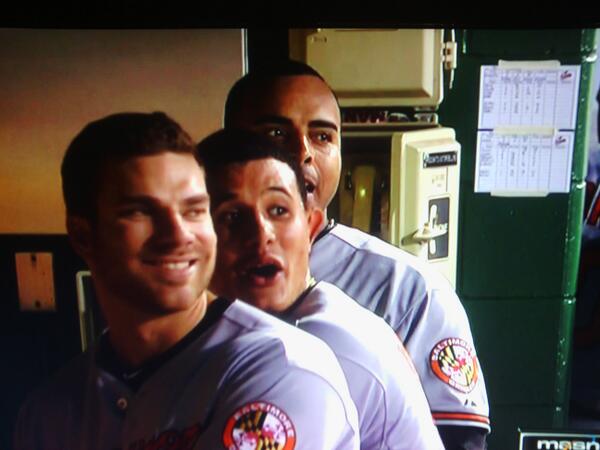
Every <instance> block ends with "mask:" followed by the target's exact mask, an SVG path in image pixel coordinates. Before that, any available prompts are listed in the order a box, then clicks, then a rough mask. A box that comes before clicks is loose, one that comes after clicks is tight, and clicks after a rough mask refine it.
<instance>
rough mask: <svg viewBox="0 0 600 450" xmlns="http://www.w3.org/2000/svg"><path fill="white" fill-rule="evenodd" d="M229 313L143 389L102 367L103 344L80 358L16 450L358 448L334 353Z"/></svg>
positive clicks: (38, 400)
mask: <svg viewBox="0 0 600 450" xmlns="http://www.w3.org/2000/svg"><path fill="white" fill-rule="evenodd" d="M219 302H220V300H217V301H216V302H213V303H212V304H211V305H210V307H209V309H214V305H215V303H219ZM225 306H226V309H225V310H224V312H222V313H220V314H218V317H216V320H215V321H214V322H213V324H212V325H211V326H210V327H209V328H208V329H206V330H203V332H201V333H199V334H197V335H196V336H194V338H193V339H192V340H191V342H188V343H187V345H185V347H184V348H183V349H180V351H178V352H177V353H176V354H175V355H174V356H173V357H171V358H170V359H168V360H167V361H166V362H163V364H161V365H160V366H159V367H158V368H156V369H155V370H154V371H153V372H152V373H151V374H150V375H149V376H148V377H147V378H146V379H145V380H144V381H143V382H142V383H140V384H139V385H138V386H133V387H132V385H131V384H130V383H127V382H126V380H125V381H124V380H123V379H122V377H120V376H117V375H115V373H114V370H107V369H106V367H104V366H107V367H109V366H110V364H107V363H106V362H104V363H103V364H104V366H102V365H101V364H99V361H104V359H103V358H102V357H101V356H102V355H101V353H102V350H101V346H100V345H99V346H97V347H95V348H94V351H91V352H88V353H85V354H83V355H81V357H80V358H77V359H76V360H74V361H73V364H71V365H70V366H68V367H66V368H65V370H63V371H62V372H60V373H59V374H58V377H56V378H54V379H53V381H51V382H50V383H49V384H48V385H46V386H45V387H43V388H42V389H41V390H39V391H38V392H37V393H36V394H35V395H33V396H32V397H31V398H30V399H29V400H28V402H26V404H25V405H24V406H23V407H22V409H21V411H20V415H19V422H18V425H17V430H16V434H15V449H16V450H22V449H61V450H70V449H85V450H94V449H98V450H100V449H102V450H107V449H109V450H115V449H122V450H142V449H153V450H156V449H177V450H183V449H186V450H187V449H190V450H191V449H211V450H216V449H227V450H237V449H244V450H246V449H248V450H250V449H257V450H259V449H260V450H275V449H277V450H292V449H305V450H314V449H349V450H350V449H352V450H357V449H358V448H359V436H358V431H357V430H358V419H357V414H356V409H355V407H354V404H353V402H352V400H351V398H350V394H349V392H348V387H347V384H346V381H345V378H344V374H343V373H342V370H341V368H340V366H339V364H338V362H337V360H336V358H335V356H334V355H333V353H332V352H331V350H330V349H329V347H327V346H326V345H325V344H324V343H323V342H322V341H320V340H319V339H317V338H315V337H313V336H311V335H309V334H308V333H305V332H303V331H301V330H298V329H296V328H294V327H292V326H290V325H288V324H286V323H284V322H282V321H280V320H278V319H276V318H274V317H271V316H269V315H267V314H266V313H263V312H261V311H259V310H257V309H255V308H253V307H252V306H249V305H246V304H244V303H242V302H239V301H236V302H233V303H231V304H229V302H227V304H226V305H225ZM132 376H133V375H132Z"/></svg>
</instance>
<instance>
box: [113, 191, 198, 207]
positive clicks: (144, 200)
mask: <svg viewBox="0 0 600 450" xmlns="http://www.w3.org/2000/svg"><path fill="white" fill-rule="evenodd" d="M208 201H209V196H208V194H205V193H203V194H198V195H192V196H190V197H186V198H184V199H183V202H184V203H186V204H198V203H208ZM119 203H122V204H126V203H141V204H157V203H160V200H159V199H157V198H155V197H152V196H150V195H144V194H139V195H122V196H120V197H119Z"/></svg>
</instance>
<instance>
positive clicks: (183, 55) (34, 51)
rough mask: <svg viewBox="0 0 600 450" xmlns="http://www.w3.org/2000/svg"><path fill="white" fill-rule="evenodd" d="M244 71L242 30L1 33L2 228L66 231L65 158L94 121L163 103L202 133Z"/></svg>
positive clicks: (216, 120)
mask: <svg viewBox="0 0 600 450" xmlns="http://www.w3.org/2000/svg"><path fill="white" fill-rule="evenodd" d="M241 74H242V45H241V31H240V30H233V29H231V30H215V29H211V30H0V90H1V92H2V95H1V100H0V233H35V234H37V233H64V232H65V228H64V207H63V204H62V196H61V191H60V176H59V170H60V162H61V159H62V155H63V152H64V150H65V149H66V147H67V145H68V144H69V142H70V141H71V139H72V138H73V137H74V136H75V134H76V133H78V132H79V130H81V128H82V127H83V126H84V125H85V124H86V123H88V122H89V121H91V120H95V119H98V118H100V117H102V116H105V115H107V114H111V113H114V112H118V111H125V110H128V111H154V110H162V111H165V112H167V113H168V114H169V115H171V116H172V117H173V118H174V119H176V120H177V121H179V122H180V123H181V124H182V125H183V127H184V128H185V129H187V130H188V132H190V134H191V135H192V137H193V138H194V139H196V140H199V139H201V138H202V137H204V136H205V135H206V134H208V133H210V132H211V131H214V130H216V129H218V128H220V126H221V119H222V114H223V103H224V101H225V96H226V94H227V91H228V89H229V88H230V87H231V85H232V84H233V83H234V82H235V80H236V79H238V78H239V77H240V76H241Z"/></svg>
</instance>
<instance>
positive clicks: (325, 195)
mask: <svg viewBox="0 0 600 450" xmlns="http://www.w3.org/2000/svg"><path fill="white" fill-rule="evenodd" d="M224 125H225V128H243V129H247V130H252V131H255V132H258V133H261V134H264V135H266V136H269V137H270V138H271V139H273V140H276V141H277V142H279V143H280V144H281V145H283V146H284V147H285V148H286V150H287V151H288V152H289V153H290V154H291V155H293V156H294V158H296V159H297V161H298V162H299V163H300V164H301V166H302V170H303V172H304V175H305V179H306V189H307V191H308V202H309V204H312V205H314V206H315V207H318V208H321V209H322V210H323V211H325V219H327V207H328V206H329V204H330V203H331V200H332V199H333V197H334V195H335V192H336V190H337V187H338V184H339V180H340V170H341V148H340V147H341V133H342V128H341V120H340V108H339V105H338V103H337V99H336V97H335V94H334V93H333V91H332V90H331V88H330V87H329V86H328V85H327V83H326V82H325V80H324V79H323V78H322V77H321V76H320V75H319V74H318V73H317V72H316V71H315V70H314V69H312V68H311V67H309V66H307V65H306V64H303V63H300V62H296V61H283V62H274V63H273V64H272V66H270V67H266V68H264V69H262V70H259V71H253V72H249V73H248V74H246V75H245V76H244V77H242V78H241V79H240V80H238V81H237V82H236V83H235V84H234V86H233V87H232V88H231V90H230V92H229V95H228V97H227V101H226V104H225V117H224ZM310 268H311V272H312V274H313V276H314V277H315V278H316V279H317V280H323V281H327V282H330V283H331V284H334V285H335V286H337V287H338V288H340V289H341V290H342V291H344V293H346V294H347V295H348V296H350V297H351V298H353V299H354V300H356V301H357V302H358V303H359V304H361V305H363V306H364V307H366V308H368V309H369V310H371V311H373V312H375V313H376V314H377V315H379V316H380V317H382V318H384V319H385V321H386V322H387V323H388V324H389V325H390V326H391V327H392V328H393V329H394V330H395V331H396V333H397V335H398V336H399V337H400V339H401V340H402V342H403V343H404V345H405V346H406V349H407V350H408V352H409V353H410V356H411V358H412V359H413V362H414V364H415V367H416V369H417V372H418V373H419V377H420V378H421V383H422V384H423V388H424V390H425V394H426V395H427V400H428V401H429V406H430V408H431V411H432V414H433V417H434V419H435V423H436V425H437V426H438V429H439V431H440V435H441V436H442V440H443V441H444V444H445V445H446V448H447V449H448V450H462V449H469V450H472V449H484V448H485V446H486V443H485V441H486V435H487V433H489V431H490V421H489V417H488V416H489V405H488V399H487V393H486V388H485V381H484V378H483V373H482V370H481V367H480V365H479V360H478V358H477V354H476V351H475V345H474V343H473V337H472V335H471V329H470V325H469V320H468V317H467V315H466V313H465V310H464V308H463V306H462V304H461V302H460V300H459V298H458V297H457V295H456V294H455V292H454V290H453V289H452V286H451V285H450V283H449V282H448V281H447V280H446V279H444V277H443V276H441V275H440V274H439V273H437V272H436V271H435V270H434V269H432V268H431V267H430V266H428V265H427V264H425V263H424V262H422V261H420V260H418V259H417V258H416V257H414V256H412V255H410V254H408V253H407V252H404V251H403V250H400V249H399V248H397V247H394V246H392V245H390V244H388V243H386V242H384V241H382V240H380V239H377V238H375V237H373V236H370V235H369V234H367V233H364V232H362V231H360V230H358V229H356V228H351V227H347V226H344V225H342V224H336V223H335V222H334V221H333V220H329V221H327V220H325V221H324V222H323V223H322V225H321V229H320V233H319V235H318V236H317V238H316V241H315V243H314V244H313V248H312V252H311V256H310Z"/></svg>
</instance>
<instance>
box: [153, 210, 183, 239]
mask: <svg viewBox="0 0 600 450" xmlns="http://www.w3.org/2000/svg"><path fill="white" fill-rule="evenodd" d="M155 237H156V241H157V242H158V243H161V244H163V245H165V246H172V247H180V246H185V245H187V244H188V243H190V242H191V241H192V232H191V231H190V229H189V227H188V226H187V224H186V222H185V220H184V219H183V217H182V216H181V215H180V214H178V213H177V212H176V211H171V210H169V211H164V212H163V213H162V214H160V216H159V217H158V218H157V219H156V221H155Z"/></svg>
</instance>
